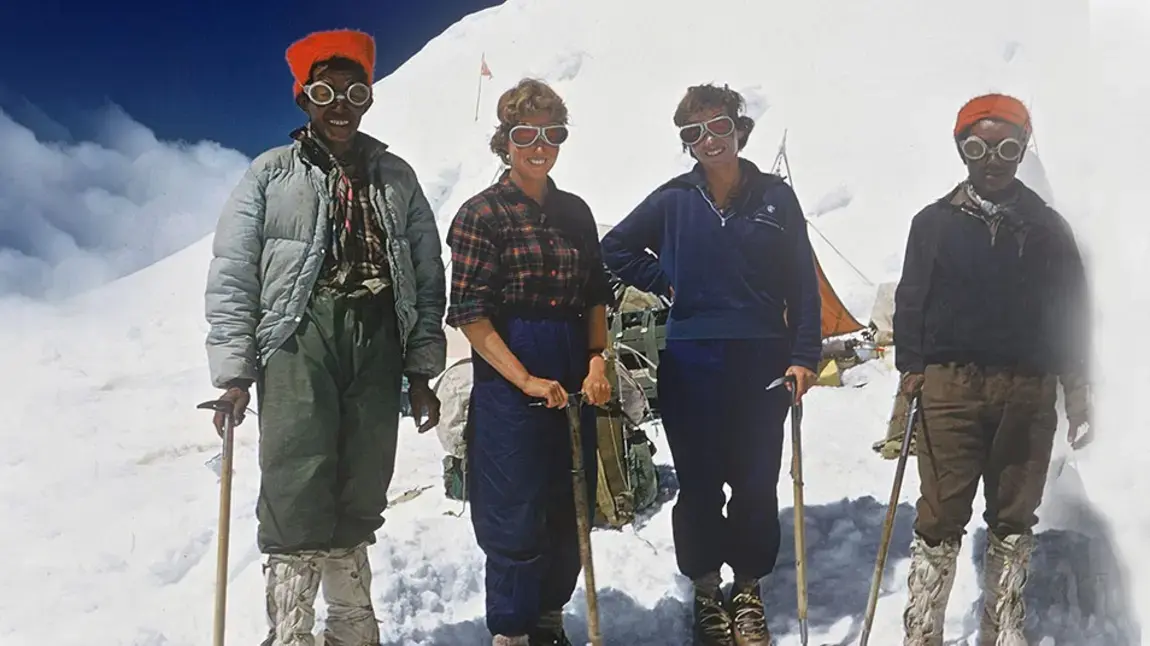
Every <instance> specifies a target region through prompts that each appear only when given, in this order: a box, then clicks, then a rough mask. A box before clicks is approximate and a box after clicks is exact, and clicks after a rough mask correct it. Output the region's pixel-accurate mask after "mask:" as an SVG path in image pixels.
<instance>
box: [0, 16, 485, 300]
mask: <svg viewBox="0 0 1150 646" xmlns="http://www.w3.org/2000/svg"><path fill="white" fill-rule="evenodd" d="M496 4H500V2H498V1H497V0H324V1H323V2H319V1H318V0H317V1H313V2H304V1H303V0H286V1H280V2H272V1H270V0H263V1H262V2H256V1H255V0H232V1H229V2H221V1H220V0H161V1H159V2H141V1H139V0H137V1H135V2H130V1H128V0H104V1H103V2H90V1H85V2H77V1H76V0H31V1H30V2H29V1H23V2H21V1H16V2H7V1H2V0H0V25H4V26H5V29H4V37H3V38H0V58H2V59H3V60H4V61H6V63H7V64H6V65H5V66H4V67H3V69H2V70H0V150H3V151H4V154H3V155H0V299H3V298H5V297H24V298H33V299H41V298H48V299H52V298H59V297H65V296H68V295H71V294H75V293H77V292H79V291H84V290H87V289H90V288H93V287H97V286H99V285H102V284H104V283H106V282H108V281H110V280H114V279H116V278H118V277H120V276H123V275H126V274H128V273H131V272H134V271H137V270H140V269H143V268H145V267H147V266H148V265H150V264H152V263H154V262H157V261H159V260H161V259H163V258H165V257H167V256H169V255H171V254H173V253H176V252H178V251H179V250H181V249H183V248H185V247H187V246H188V245H190V244H193V243H195V242H197V241H201V240H204V239H205V238H206V237H207V236H209V235H210V234H211V232H212V231H213V229H214V227H215V224H216V220H217V218H218V217H219V213H220V209H221V207H222V206H223V204H224V201H225V200H226V199H227V196H228V194H229V193H230V192H231V190H232V188H233V187H234V186H235V184H236V181H237V180H238V179H239V176H240V175H241V174H242V173H243V171H244V169H245V168H246V167H247V162H248V159H249V158H253V157H255V156H256V155H258V154H259V153H261V152H263V151H264V150H267V149H268V148H270V147H272V146H276V145H280V144H283V143H286V142H287V141H288V133H289V132H290V131H291V129H292V128H294V127H296V126H298V125H299V124H300V123H302V120H303V114H302V113H301V112H300V110H299V108H297V107H296V106H295V104H294V103H293V101H292V96H291V86H292V78H291V73H290V72H289V71H288V67H287V62H286V61H285V60H284V51H285V50H286V49H287V47H288V46H289V45H290V44H291V43H292V42H293V41H295V40H296V39H298V38H301V37H303V36H304V35H306V34H307V33H308V32H311V31H317V30H321V29H332V28H341V27H351V28H356V29H361V30H363V31H366V32H368V33H370V34H372V35H373V36H375V38H376V47H377V54H376V55H377V61H376V72H375V76H376V79H377V80H378V79H379V78H382V77H384V76H387V75H388V74H389V73H390V72H391V71H393V70H394V69H395V68H396V67H398V66H399V65H401V64H402V63H403V62H404V61H405V60H407V59H408V58H410V57H411V56H412V55H413V54H415V53H416V52H418V51H419V50H420V49H421V48H422V47H423V46H424V45H426V44H427V42H428V41H429V40H431V39H433V38H435V37H436V36H437V35H439V34H440V33H442V32H443V30H445V29H446V28H447V27H449V26H450V25H452V24H453V23H455V22H456V21H458V20H459V19H460V18H462V17H463V16H466V15H468V14H470V13H474V12H475V11H479V10H481V9H484V8H487V7H490V6H494V5H496ZM467 64H468V65H474V64H475V61H468V62H467ZM192 278H195V279H198V280H202V277H192Z"/></svg>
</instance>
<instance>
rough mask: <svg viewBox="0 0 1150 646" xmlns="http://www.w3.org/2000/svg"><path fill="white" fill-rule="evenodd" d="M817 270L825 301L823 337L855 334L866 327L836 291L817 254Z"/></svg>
mask: <svg viewBox="0 0 1150 646" xmlns="http://www.w3.org/2000/svg"><path fill="white" fill-rule="evenodd" d="M812 254H813V252H812ZM815 271H817V272H818V274H819V297H820V298H821V299H822V301H823V315H822V324H823V338H824V339H827V338H830V337H832V336H839V335H842V334H853V333H855V332H858V331H859V330H862V329H864V328H865V327H866V326H865V325H863V324H862V323H859V322H858V319H856V318H855V317H854V315H853V314H851V313H850V310H848V309H847V307H846V305H843V302H842V299H840V298H839V295H838V294H836V293H835V289H834V287H832V286H831V281H829V280H827V275H826V274H825V273H823V266H822V264H820V263H819V258H818V256H815Z"/></svg>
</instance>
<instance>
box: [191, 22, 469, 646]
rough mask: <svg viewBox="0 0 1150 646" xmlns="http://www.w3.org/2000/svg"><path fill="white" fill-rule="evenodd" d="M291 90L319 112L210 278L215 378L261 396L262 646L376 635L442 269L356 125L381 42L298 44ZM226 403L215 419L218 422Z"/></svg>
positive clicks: (432, 244) (219, 240)
mask: <svg viewBox="0 0 1150 646" xmlns="http://www.w3.org/2000/svg"><path fill="white" fill-rule="evenodd" d="M287 60H288V63H289V65H290V68H291V72H292V75H293V76H294V77H295V86H294V88H293V96H294V98H295V101H296V104H297V105H298V106H299V107H300V109H302V110H303V111H304V112H305V113H306V114H307V117H308V123H307V124H306V125H305V126H303V127H301V128H299V129H297V130H296V131H295V132H293V133H292V138H293V139H294V140H295V141H294V142H293V143H292V144H289V145H285V146H281V147H278V148H275V149H272V150H270V151H268V152H266V153H264V154H263V155H260V156H259V157H258V158H257V159H256V160H255V161H254V162H253V163H252V165H251V167H250V168H249V170H248V172H247V174H246V175H245V176H244V178H243V179H242V180H241V181H240V184H239V186H237V187H236V189H235V190H234V192H233V193H232V195H231V198H230V199H229V201H228V202H227V204H226V205H225V207H224V210H223V213H222V215H221V216H220V220H219V223H218V225H217V228H216V235H215V240H214V244H213V259H212V262H211V267H210V270H209V275H208V281H207V296H206V307H207V319H208V322H209V323H210V330H209V332H208V339H207V350H208V363H209V367H210V370H211V379H212V383H213V385H215V386H216V387H219V388H222V389H224V394H223V395H222V397H221V399H223V400H224V401H228V402H230V403H231V404H232V405H233V411H234V415H235V420H236V422H237V424H238V423H240V422H242V421H243V417H244V410H245V409H246V407H247V405H248V403H249V399H250V395H249V389H250V387H251V386H252V384H255V386H256V388H257V390H258V392H259V425H260V429H259V430H260V434H259V435H260V437H259V460H260V470H261V481H260V496H259V501H258V503H257V508H256V517H257V520H258V525H259V526H258V542H259V547H260V550H261V551H262V552H263V553H265V554H267V555H268V560H267V565H266V566H265V568H264V572H265V576H266V585H267V594H266V600H267V616H268V622H269V628H268V637H267V640H266V641H265V642H264V643H263V646H288V645H291V646H309V645H311V644H314V643H315V642H314V639H313V637H312V628H313V626H314V622H315V608H314V603H315V598H316V595H317V593H318V591H319V588H320V585H321V582H322V587H323V590H324V597H325V600H326V601H327V605H328V609H329V610H328V618H327V624H326V631H325V634H324V637H325V641H324V643H325V644H327V645H328V646H362V645H364V644H376V643H378V642H379V628H378V625H377V624H376V620H375V613H374V610H373V608H372V602H371V567H370V565H369V564H368V555H367V546H368V545H369V544H371V543H373V542H374V541H375V531H376V530H377V529H379V527H380V526H381V525H382V524H383V518H382V514H383V511H384V509H385V508H386V507H387V488H388V485H389V483H390V481H391V476H392V473H393V471H394V467H395V453H396V444H397V435H398V424H399V409H400V390H401V383H402V379H403V377H404V376H407V378H408V380H409V382H410V397H411V406H412V409H413V412H414V415H415V417H416V419H417V420H420V419H422V418H423V417H424V415H426V417H427V419H426V421H424V422H423V424H422V425H421V426H420V427H419V431H420V432H424V431H427V430H428V429H430V428H431V427H433V426H434V425H435V424H436V423H437V421H438V417H439V403H438V401H437V400H436V398H435V395H434V394H433V393H432V391H431V389H430V388H429V386H428V381H429V379H430V378H431V377H433V376H435V375H437V374H439V373H440V372H442V371H443V369H444V364H445V361H446V354H447V342H446V338H445V336H444V333H443V329H442V327H441V324H442V319H443V316H444V313H445V310H446V304H447V303H446V301H447V294H446V280H445V277H444V266H443V261H442V259H441V255H440V242H439V232H438V230H437V228H436V224H435V217H434V215H433V213H432V212H431V208H430V207H429V206H428V203H427V199H426V198H425V197H424V195H423V191H422V189H421V188H420V186H419V183H418V181H417V180H416V177H415V173H414V172H413V171H412V169H411V167H410V166H408V164H407V163H406V162H404V161H403V160H402V159H400V158H399V157H397V156H395V155H394V154H392V153H390V152H388V150H387V146H386V145H384V144H383V143H380V142H379V141H377V140H375V139H373V138H371V137H369V136H368V135H366V134H363V133H361V132H359V124H360V120H361V119H362V118H363V115H364V113H365V112H366V111H367V110H368V108H370V107H371V104H372V89H371V78H372V70H373V67H374V62H375V43H374V41H373V40H372V39H371V37H370V36H368V35H366V34H363V33H360V32H356V31H348V30H339V31H328V32H319V33H316V34H312V35H310V36H308V37H307V38H304V39H303V40H301V41H299V42H297V43H295V44H293V45H292V46H291V47H290V48H289V49H288V51H287ZM223 423H224V419H223V415H222V414H220V415H217V417H216V419H215V425H216V429H217V431H219V430H220V429H221V427H222V425H223Z"/></svg>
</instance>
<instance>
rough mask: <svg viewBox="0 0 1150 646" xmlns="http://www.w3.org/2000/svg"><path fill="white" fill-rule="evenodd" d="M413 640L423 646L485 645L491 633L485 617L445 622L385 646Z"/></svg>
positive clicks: (404, 645) (398, 644)
mask: <svg viewBox="0 0 1150 646" xmlns="http://www.w3.org/2000/svg"><path fill="white" fill-rule="evenodd" d="M412 642H414V643H416V644H421V645H422V646H465V645H471V644H474V645H475V646H484V645H486V644H490V643H491V633H489V632H488V631H487V623H486V620H484V618H483V617H479V618H477V619H469V620H467V621H463V622H460V623H457V624H443V625H440V626H436V628H435V630H432V631H420V630H417V631H415V632H414V633H413V634H411V635H410V636H408V637H404V638H403V639H402V640H399V641H396V642H388V643H387V644H384V646H409V645H410V644H411V643H412Z"/></svg>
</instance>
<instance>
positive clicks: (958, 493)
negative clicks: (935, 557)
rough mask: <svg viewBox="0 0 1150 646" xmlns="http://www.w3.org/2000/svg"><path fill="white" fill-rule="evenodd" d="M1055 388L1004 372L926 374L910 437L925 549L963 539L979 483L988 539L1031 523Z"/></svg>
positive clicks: (1047, 381) (937, 370)
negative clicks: (912, 438)
mask: <svg viewBox="0 0 1150 646" xmlns="http://www.w3.org/2000/svg"><path fill="white" fill-rule="evenodd" d="M1057 383H1058V378H1057V377H1055V376H1042V375H1034V374H1016V373H1015V372H1013V371H1011V370H1009V369H996V368H980V367H978V366H974V365H969V364H967V365H954V364H948V365H931V366H927V368H926V383H925V384H924V386H923V391H922V400H921V408H922V412H923V422H924V423H923V424H922V425H917V424H916V427H918V428H916V437H915V444H916V445H917V446H916V448H917V462H918V474H919V479H920V481H921V488H920V498H919V500H918V505H917V518H916V519H915V531H916V532H917V533H918V534H919V535H921V536H922V537H923V538H924V539H926V540H927V542H928V543H931V544H937V543H938V542H940V541H944V540H957V539H960V538H961V537H962V535H963V534H964V533H965V527H966V524H967V523H968V522H970V517H971V514H972V513H973V512H972V508H971V505H972V503H973V502H974V495H975V493H977V491H978V483H979V480H982V482H983V493H984V495H985V497H986V513H985V515H984V516H983V518H984V520H985V521H986V526H987V528H988V529H989V530H990V531H992V532H994V533H995V534H997V535H999V536H1006V535H1008V534H1018V533H1023V532H1026V531H1028V530H1030V529H1031V528H1032V527H1034V525H1035V524H1037V523H1038V517H1037V516H1036V515H1035V513H1034V512H1035V510H1037V509H1038V506H1039V504H1040V503H1041V502H1042V493H1043V489H1044V487H1045V485H1046V473H1047V470H1048V468H1049V466H1050V453H1051V451H1052V449H1053V446H1054V433H1055V430H1056V429H1057V426H1058V418H1057V413H1056V411H1055V404H1056V402H1057V391H1056V385H1057Z"/></svg>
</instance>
